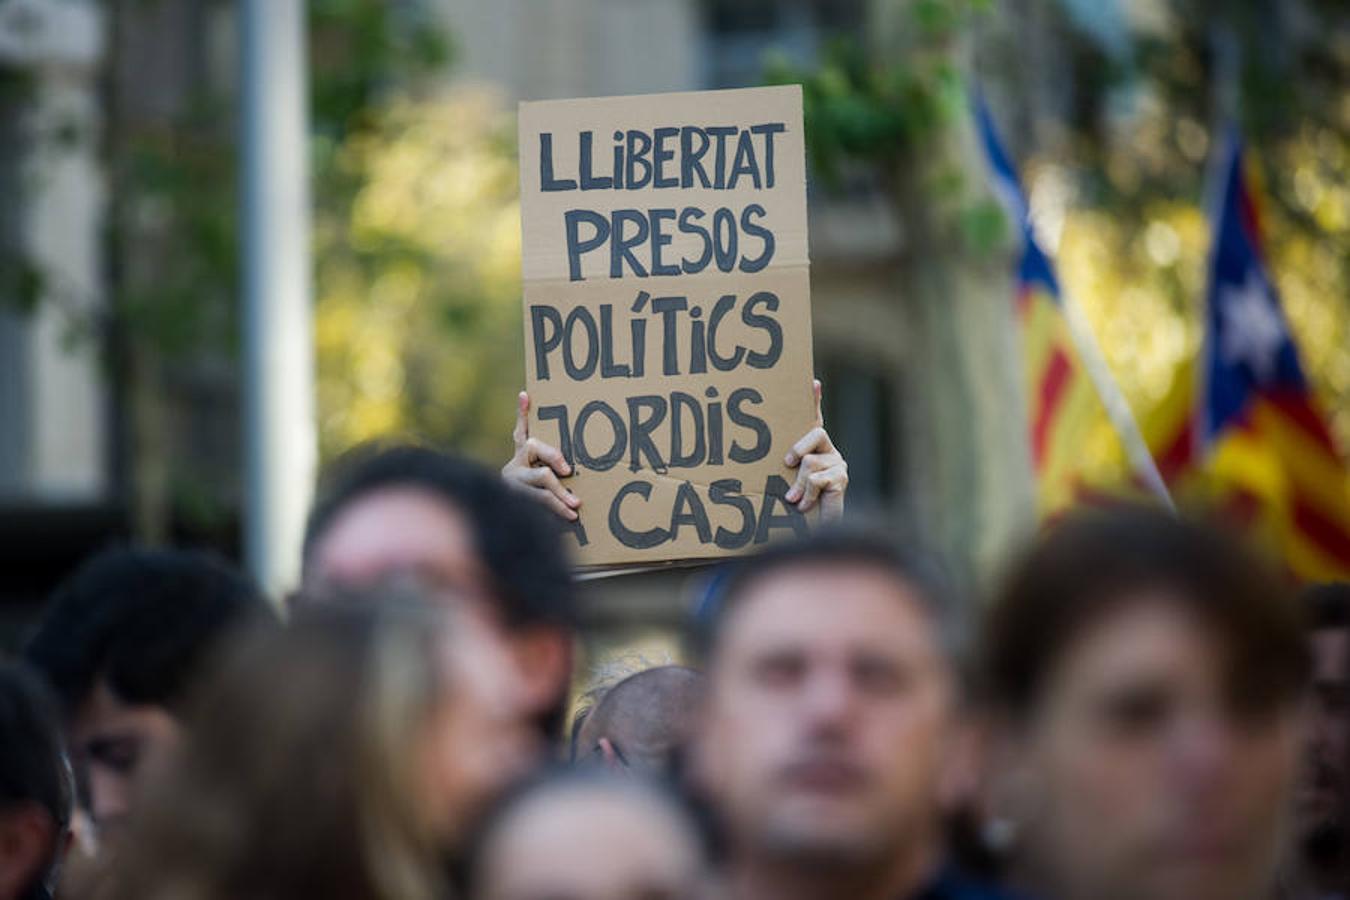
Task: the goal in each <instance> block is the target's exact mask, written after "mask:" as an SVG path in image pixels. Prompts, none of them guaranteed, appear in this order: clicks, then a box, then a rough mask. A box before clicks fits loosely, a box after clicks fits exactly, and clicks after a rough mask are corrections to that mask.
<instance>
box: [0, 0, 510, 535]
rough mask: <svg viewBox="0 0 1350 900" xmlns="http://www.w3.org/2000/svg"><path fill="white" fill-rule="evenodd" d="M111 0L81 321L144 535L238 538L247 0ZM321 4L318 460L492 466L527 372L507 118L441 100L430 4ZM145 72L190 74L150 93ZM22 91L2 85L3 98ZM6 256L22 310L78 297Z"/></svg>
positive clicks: (315, 157)
mask: <svg viewBox="0 0 1350 900" xmlns="http://www.w3.org/2000/svg"><path fill="white" fill-rule="evenodd" d="M107 9H108V12H109V16H108V19H107V21H108V23H109V28H110V35H109V42H108V43H109V47H110V50H109V59H108V62H107V78H108V85H107V91H106V95H105V96H106V98H107V100H108V104H107V107H106V109H105V115H106V118H105V122H106V127H105V134H104V136H103V138H102V141H103V150H104V157H105V160H106V163H107V173H108V179H109V188H110V190H109V194H108V197H109V207H108V214H107V218H108V229H107V240H108V253H107V260H108V269H107V275H108V277H107V279H106V287H107V290H106V295H105V297H104V302H103V303H102V304H97V305H91V304H74V305H72V306H71V315H70V316H69V317H68V318H69V319H70V321H69V323H68V325H69V328H70V331H71V333H72V334H73V335H83V336H86V337H90V338H102V340H95V341H93V342H91V343H89V344H88V345H87V348H88V349H97V350H99V351H101V352H105V353H106V357H107V363H108V366H109V371H110V380H111V383H112V384H113V385H114V388H115V390H116V391H117V393H118V396H119V401H118V405H119V407H120V409H121V411H122V412H121V414H120V415H119V416H118V422H120V423H122V429H123V430H122V431H121V438H120V439H119V444H120V445H121V451H120V455H121V458H122V459H124V460H125V461H126V466H127V474H128V475H129V483H128V484H127V499H128V502H129V504H130V506H131V508H132V510H133V518H134V520H135V522H136V524H137V529H138V531H139V532H140V534H141V536H142V537H143V538H147V539H151V540H154V539H159V538H162V537H165V536H167V535H168V533H169V532H170V530H171V529H173V528H174V527H183V526H186V527H187V528H188V530H189V531H193V532H200V531H201V530H202V529H206V530H207V531H211V530H214V529H219V528H225V529H228V520H229V516H230V514H231V510H233V509H235V508H237V504H238V496H237V491H238V485H237V478H238V453H239V452H240V451H239V448H238V447H237V446H236V444H237V441H235V440H232V438H233V437H234V436H235V435H237V426H236V424H235V422H236V420H235V419H234V416H235V415H236V414H237V411H238V409H237V399H236V398H237V396H238V393H237V365H236V362H237V356H238V338H239V278H238V273H239V252H240V246H239V232H238V222H239V218H238V182H237V152H236V138H237V101H238V96H237V86H238V71H237V54H236V52H235V48H234V41H235V40H236V32H235V30H234V28H233V27H232V26H233V22H232V20H233V17H234V15H235V14H236V4H235V3H234V2H232V0H183V2H180V0H110V2H109V3H108V6H107ZM307 9H308V17H309V18H308V25H309V52H310V59H309V73H310V89H311V103H310V114H311V128H312V145H311V146H312V156H311V163H312V170H311V171H312V177H313V179H314V190H313V199H314V205H315V217H314V245H315V253H316V260H315V264H316V275H317V280H316V316H315V325H316V333H317V337H318V368H319V384H318V392H319V412H320V436H321V445H322V446H321V449H322V451H323V453H324V454H325V455H331V454H333V453H335V452H338V451H341V450H342V449H345V447H347V446H348V445H349V444H351V443H352V442H354V441H358V440H363V439H367V438H371V437H375V436H387V435H391V434H399V435H402V436H409V437H416V438H422V439H427V440H433V441H436V442H438V443H440V444H442V445H445V446H452V447H456V448H460V449H467V450H470V451H476V452H478V453H480V454H482V455H485V456H488V457H492V458H496V457H498V456H500V454H501V451H502V449H503V448H502V443H503V440H504V437H503V436H504V435H506V434H508V433H509V430H510V424H511V421H512V419H511V417H512V415H513V409H514V404H513V395H514V390H515V384H516V382H517V381H518V377H517V376H516V373H518V372H519V371H520V369H521V361H520V359H519V355H520V346H519V345H520V337H519V315H520V312H519V292H518V282H519V273H518V267H519V262H518V260H519V256H518V254H519V236H518V230H519V226H518V219H517V212H516V210H517V206H516V193H517V187H516V178H515V174H514V150H513V146H512V143H511V134H512V129H511V128H509V123H508V122H506V121H504V120H503V119H502V116H501V114H500V112H499V111H498V110H497V108H496V107H495V106H494V105H493V104H492V103H491V101H490V100H488V99H487V98H485V97H481V96H464V95H455V96H449V95H447V94H446V91H445V81H446V71H447V66H448V64H449V62H450V58H451V55H452V47H451V44H450V41H449V36H448V35H447V34H446V33H445V29H444V26H443V24H442V22H441V21H440V19H439V18H438V15H437V13H436V11H435V10H434V9H433V8H432V7H431V6H430V5H428V4H418V3H389V2H385V0H311V2H309V3H308V4H307ZM148 48H153V49H148ZM147 56H148V57H149V58H146V57H147ZM147 71H153V72H158V73H160V75H163V73H164V72H166V71H168V72H174V73H175V78H174V82H173V83H172V84H154V85H151V84H147V82H146V75H145V73H146V72H147ZM23 85H24V82H23V80H22V79H21V78H20V77H18V76H16V77H15V78H6V79H0V89H5V90H7V92H6V93H4V94H3V96H4V97H8V96H9V94H11V93H16V92H18V91H20V89H21V88H22V87H23ZM30 139H34V140H35V139H37V138H36V137H35V136H30ZM41 152H46V147H45V146H44V147H43V148H42V151H41ZM11 256H12V257H13V258H12V259H11V258H10V257H11ZM0 262H3V263H4V264H3V265H0V271H3V272H5V273H6V278H7V279H8V280H9V281H13V282H15V284H14V285H10V284H8V283H5V284H0V289H3V293H4V295H5V297H6V299H7V300H8V301H10V302H11V304H12V305H15V306H18V307H19V308H21V309H24V310H31V309H33V308H34V307H35V304H36V303H38V302H53V301H55V300H57V299H59V298H55V297H53V296H51V293H52V292H51V291H47V290H45V289H44V287H43V281H42V278H41V272H39V271H37V270H35V269H34V268H33V267H32V266H31V265H27V264H26V262H27V261H26V260H25V259H24V258H23V257H22V255H21V254H20V253H10V254H7V255H6V257H5V258H4V259H3V260H0ZM10 262H13V263H14V265H10V264H9V263H10ZM507 373H510V374H509V375H508V374H507ZM489 386H496V387H497V392H496V393H494V392H493V391H492V390H491V389H490V388H489ZM208 420H209V421H208ZM222 438H223V439H224V440H221V439H222ZM203 443H205V444H208V445H209V446H202V444H203ZM175 523H176V524H175Z"/></svg>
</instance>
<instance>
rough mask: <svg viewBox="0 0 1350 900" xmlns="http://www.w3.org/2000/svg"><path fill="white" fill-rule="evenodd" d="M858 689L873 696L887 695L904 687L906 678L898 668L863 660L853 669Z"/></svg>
mask: <svg viewBox="0 0 1350 900" xmlns="http://www.w3.org/2000/svg"><path fill="white" fill-rule="evenodd" d="M853 679H854V681H855V682H856V683H857V685H858V687H860V688H862V689H863V690H865V691H868V692H870V693H874V694H889V693H894V692H895V691H898V690H900V689H901V688H903V687H904V686H905V683H906V681H907V678H906V676H905V672H904V671H903V670H901V668H900V667H899V666H896V665H894V664H892V663H890V662H887V661H883V660H864V661H862V662H859V663H858V664H857V665H855V666H854V667H853Z"/></svg>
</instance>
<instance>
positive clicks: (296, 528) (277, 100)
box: [238, 0, 317, 597]
mask: <svg viewBox="0 0 1350 900" xmlns="http://www.w3.org/2000/svg"><path fill="white" fill-rule="evenodd" d="M238 15H239V24H240V28H239V33H240V47H241V55H240V77H241V101H242V102H241V116H240V128H241V132H240V146H241V150H242V154H241V155H242V162H243V165H242V169H241V179H240V206H241V214H240V238H241V240H240V245H241V247H242V250H243V294H244V296H243V305H244V315H243V329H244V333H243V339H244V341H243V343H244V348H243V363H244V371H243V387H244V422H243V424H244V458H245V470H246V476H245V485H246V497H245V507H244V557H245V562H246V564H247V566H248V568H249V570H250V571H251V572H252V573H253V575H254V576H255V577H256V578H257V579H258V581H259V582H260V583H261V584H262V585H263V587H264V588H265V589H266V590H267V591H269V592H270V593H271V594H272V595H273V596H274V597H277V596H280V594H281V592H283V591H285V590H288V589H290V588H292V587H294V586H295V585H296V584H297V582H298V579H299V571H300V558H299V557H300V542H301V538H302V534H303V530H304V521H305V516H306V514H307V512H308V507H309V502H310V496H311V490H312V487H313V482H314V469H315V460H316V456H317V449H316V444H317V442H316V437H315V421H314V342H313V325H312V320H311V312H310V293H311V271H310V266H311V260H310V197H309V166H308V139H307V138H308V122H307V114H306V110H307V108H308V98H307V94H308V87H307V84H306V52H305V43H306V41H305V33H306V29H305V4H304V2H303V0H238Z"/></svg>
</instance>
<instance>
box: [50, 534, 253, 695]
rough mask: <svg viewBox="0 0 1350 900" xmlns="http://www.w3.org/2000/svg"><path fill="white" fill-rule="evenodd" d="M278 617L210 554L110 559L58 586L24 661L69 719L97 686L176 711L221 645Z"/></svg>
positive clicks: (118, 552)
mask: <svg viewBox="0 0 1350 900" xmlns="http://www.w3.org/2000/svg"><path fill="white" fill-rule="evenodd" d="M274 618H275V614H274V613H273V611H272V608H271V607H270V606H269V604H268V603H267V601H266V599H265V598H264V597H263V594H262V592H261V591H260V590H259V589H258V587H257V585H256V584H254V583H253V581H252V580H251V579H249V578H248V577H247V576H246V575H244V574H243V573H242V572H240V571H239V570H237V569H235V568H234V567H233V566H231V565H229V564H228V563H226V562H224V561H223V560H221V559H219V558H217V557H215V556H213V555H210V554H207V553H202V552H195V551H182V550H147V549H115V550H108V551H105V552H103V553H101V554H99V555H98V556H95V557H94V558H92V559H90V560H89V561H88V562H86V563H85V564H84V565H82V566H81V567H80V568H79V569H77V570H76V571H75V573H74V574H73V575H71V576H70V577H69V578H68V579H67V580H66V581H65V582H63V583H62V584H61V585H59V586H58V587H57V589H56V591H55V593H54V594H53V595H52V598H51V600H50V602H49V604H48V606H47V609H46V612H45V613H44V615H43V617H42V618H41V620H40V621H39V622H38V625H37V629H36V631H35V632H34V633H33V635H32V637H31V638H30V639H29V641H28V644H27V646H26V647H25V649H24V657H25V659H26V660H27V661H28V662H29V664H30V665H32V666H33V668H34V669H36V670H37V671H38V672H39V673H40V674H42V675H43V676H44V677H45V678H46V679H47V682H48V684H50V686H51V687H52V689H53V690H54V691H55V692H56V695H57V697H58V698H59V700H60V701H61V703H62V705H63V706H64V707H65V710H66V712H67V713H71V712H74V710H75V709H76V708H77V707H78V706H79V705H80V704H81V703H82V702H84V700H85V699H86V698H87V697H88V696H89V694H90V692H91V691H92V690H93V688H94V685H95V683H96V682H97V681H98V680H100V679H102V680H104V681H106V683H107V685H108V687H109V688H111V689H112V691H113V693H114V694H116V695H117V696H118V697H119V698H120V699H122V700H123V701H125V702H127V703H149V704H154V705H157V706H163V707H168V708H176V707H178V706H179V705H180V704H181V703H182V701H183V700H184V699H185V697H186V695H187V694H188V693H189V692H190V689H191V688H193V687H195V685H196V682H197V681H198V680H199V679H200V678H201V677H202V676H203V675H204V674H205V667H206V666H207V665H208V664H209V663H210V662H211V659H210V657H211V655H212V654H213V652H214V651H215V649H216V647H217V645H218V644H219V642H220V640H221V639H222V638H223V637H225V636H226V635H227V634H229V633H232V632H233V631H234V630H235V629H236V628H237V627H241V626H243V625H246V624H250V623H252V622H253V621H255V620H264V621H266V620H269V619H273V620H274Z"/></svg>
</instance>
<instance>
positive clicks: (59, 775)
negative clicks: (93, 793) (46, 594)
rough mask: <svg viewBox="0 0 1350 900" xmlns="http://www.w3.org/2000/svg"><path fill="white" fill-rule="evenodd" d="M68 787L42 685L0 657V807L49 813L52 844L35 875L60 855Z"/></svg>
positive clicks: (67, 815) (70, 796) (69, 805)
mask: <svg viewBox="0 0 1350 900" xmlns="http://www.w3.org/2000/svg"><path fill="white" fill-rule="evenodd" d="M74 789H75V788H74V777H73V775H72V774H71V770H70V763H69V761H68V759H67V757H66V752H65V747H64V744H63V743H62V740H61V728H60V724H59V722H58V719H57V715H56V710H55V707H54V704H53V702H52V698H51V697H50V696H49V695H48V693H47V690H46V688H45V686H44V685H43V684H42V682H41V680H40V679H39V678H38V677H37V676H36V675H35V674H34V673H32V672H31V671H29V670H27V669H26V668H25V667H24V666H21V665H19V664H17V663H12V662H10V663H0V810H7V809H11V808H14V807H18V806H20V805H23V804H30V803H31V804H34V805H35V806H37V807H39V808H41V809H42V810H43V811H44V812H45V813H46V814H47V815H48V816H49V817H50V818H51V822H52V832H53V834H52V847H51V850H50V858H49V859H48V861H47V865H46V866H44V867H43V869H44V871H43V872H42V873H40V875H39V878H41V879H44V880H45V879H46V878H47V875H48V873H49V872H50V871H51V870H52V868H53V867H54V866H55V865H56V863H57V861H58V860H59V859H60V855H61V847H62V836H63V835H64V834H65V832H66V830H67V829H68V828H69V827H70V817H71V811H72V806H73V804H74Z"/></svg>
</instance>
